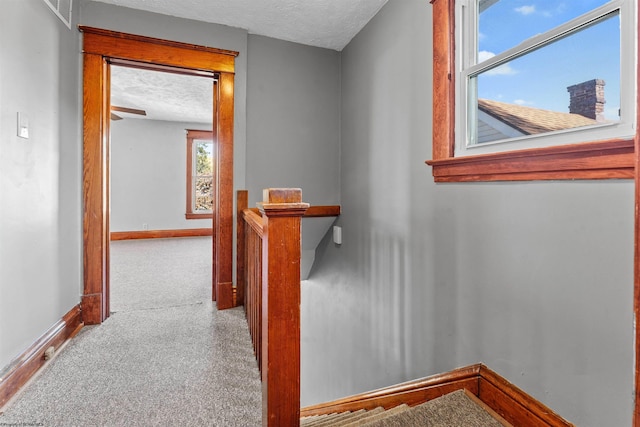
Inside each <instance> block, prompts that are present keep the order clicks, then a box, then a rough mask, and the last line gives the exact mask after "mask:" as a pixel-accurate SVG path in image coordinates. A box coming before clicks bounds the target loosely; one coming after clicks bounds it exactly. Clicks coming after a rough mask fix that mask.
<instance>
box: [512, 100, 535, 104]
mask: <svg viewBox="0 0 640 427" xmlns="http://www.w3.org/2000/svg"><path fill="white" fill-rule="evenodd" d="M513 103H514V104H516V105H533V102H530V101H525V100H524V99H515V100H514V101H513Z"/></svg>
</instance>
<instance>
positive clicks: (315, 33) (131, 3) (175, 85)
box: [95, 0, 387, 123]
mask: <svg viewBox="0 0 640 427" xmlns="http://www.w3.org/2000/svg"><path fill="white" fill-rule="evenodd" d="M95 1H99V2H102V3H110V4H114V5H118V6H123V7H129V8H133V9H141V10H147V11H150V12H155V13H161V14H165V15H171V16H178V17H181V18H188V19H195V20H199V21H205V22H212V23H216V24H223V25H228V26H231V27H236V28H244V29H246V30H247V31H248V32H249V33H250V34H258V35H263V36H267V37H273V38H277V39H280V40H287V41H292V42H296V43H301V44H306V45H310V46H317V47H323V48H327V49H334V50H342V48H344V47H345V46H346V45H347V44H348V43H349V41H351V39H352V38H353V37H354V36H355V35H356V34H357V33H358V32H359V31H360V30H361V29H362V28H363V27H364V26H365V25H366V24H367V22H369V20H371V18H373V16H375V14H376V13H377V12H378V11H379V10H380V8H382V6H384V4H385V3H386V2H387V0H95ZM211 94H212V90H211V79H207V78H204V77H190V76H183V75H178V74H171V73H164V72H158V71H148V70H138V69H132V68H127V67H117V66H113V67H112V74H111V105H115V106H120V107H126V108H135V109H140V110H145V111H146V112H147V116H145V117H143V116H138V115H132V114H127V113H122V112H117V113H116V114H117V115H118V116H120V117H122V118H123V119H131V118H134V119H142V118H144V119H152V120H167V121H179V122H197V123H210V122H211V116H212V112H211V105H212V98H211Z"/></svg>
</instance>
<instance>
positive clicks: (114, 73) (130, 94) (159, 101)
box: [111, 65, 213, 123]
mask: <svg viewBox="0 0 640 427" xmlns="http://www.w3.org/2000/svg"><path fill="white" fill-rule="evenodd" d="M111 105H114V106H118V107H125V108H134V109H138V110H144V111H146V113H147V115H146V116H145V117H141V116H138V115H133V114H128V113H122V112H116V114H117V115H118V116H120V117H122V118H123V119H132V118H133V119H141V118H146V119H151V120H166V121H177V122H196V123H211V118H212V117H213V110H212V105H213V80H212V79H211V78H207V77H196V76H186V75H182V74H174V73H165V72H160V71H150V70H141V69H135V68H128V67H119V66H115V65H112V66H111Z"/></svg>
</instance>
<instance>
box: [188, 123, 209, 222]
mask: <svg viewBox="0 0 640 427" xmlns="http://www.w3.org/2000/svg"><path fill="white" fill-rule="evenodd" d="M214 155H215V150H214V145H213V132H211V131H202V130H187V213H186V218H187V219H202V218H212V217H213V215H212V214H213V197H214V188H215V187H214V176H215V162H214Z"/></svg>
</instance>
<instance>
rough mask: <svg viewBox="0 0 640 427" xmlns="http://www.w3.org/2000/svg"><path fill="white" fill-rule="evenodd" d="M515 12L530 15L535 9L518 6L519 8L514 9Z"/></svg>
mask: <svg viewBox="0 0 640 427" xmlns="http://www.w3.org/2000/svg"><path fill="white" fill-rule="evenodd" d="M513 10H515V11H516V12H518V13H520V14H522V15H531V14H532V13H534V12H535V11H536V7H535V5H530V6H520V7H516V8H515V9H513Z"/></svg>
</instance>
